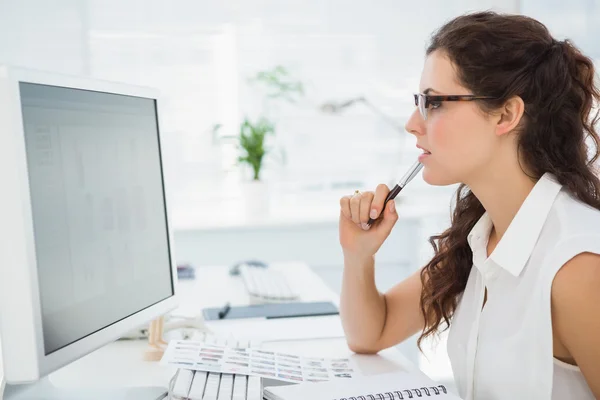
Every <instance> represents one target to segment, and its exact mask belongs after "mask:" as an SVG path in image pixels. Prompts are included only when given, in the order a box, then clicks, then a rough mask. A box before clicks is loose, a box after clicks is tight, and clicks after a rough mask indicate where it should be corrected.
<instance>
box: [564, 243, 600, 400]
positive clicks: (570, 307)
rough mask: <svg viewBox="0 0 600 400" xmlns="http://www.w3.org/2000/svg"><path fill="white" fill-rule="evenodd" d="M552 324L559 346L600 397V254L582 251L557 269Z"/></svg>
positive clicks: (595, 394)
mask: <svg viewBox="0 0 600 400" xmlns="http://www.w3.org/2000/svg"><path fill="white" fill-rule="evenodd" d="M552 325H553V331H554V339H555V342H556V345H558V346H559V347H563V348H564V349H566V351H567V352H568V353H569V355H570V357H567V358H572V359H573V360H575V362H576V363H577V366H579V368H580V369H581V372H582V373H583V376H584V377H585V379H586V381H587V383H588V385H589V387H590V388H591V389H592V392H593V393H594V396H596V397H597V398H599V399H600V255H597V254H593V253H582V254H579V255H577V256H575V257H573V258H572V259H571V260H570V261H568V262H567V263H566V264H565V265H564V266H563V267H562V268H561V269H560V270H559V271H558V273H557V274H556V276H555V278H554V282H553V283H552ZM556 345H555V349H556Z"/></svg>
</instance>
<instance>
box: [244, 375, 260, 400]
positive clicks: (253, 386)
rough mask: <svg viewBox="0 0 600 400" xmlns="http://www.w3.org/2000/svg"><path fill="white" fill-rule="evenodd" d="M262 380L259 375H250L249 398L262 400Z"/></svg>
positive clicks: (248, 399)
mask: <svg viewBox="0 0 600 400" xmlns="http://www.w3.org/2000/svg"><path fill="white" fill-rule="evenodd" d="M262 398H263V397H262V382H261V380H260V378H259V377H258V376H249V377H248V393H247V394H246V399H247V400H262Z"/></svg>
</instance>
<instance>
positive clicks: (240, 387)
mask: <svg viewBox="0 0 600 400" xmlns="http://www.w3.org/2000/svg"><path fill="white" fill-rule="evenodd" d="M247 386H248V377H247V376H246V375H234V377H233V396H232V397H231V400H246V388H247Z"/></svg>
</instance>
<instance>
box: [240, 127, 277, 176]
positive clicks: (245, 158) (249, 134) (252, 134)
mask: <svg viewBox="0 0 600 400" xmlns="http://www.w3.org/2000/svg"><path fill="white" fill-rule="evenodd" d="M274 133H275V126H274V125H273V123H272V122H271V121H269V120H268V119H267V118H265V117H261V118H259V119H258V121H256V122H251V121H250V119H249V118H248V117H246V118H245V119H244V122H242V124H241V126H240V136H239V149H240V150H241V152H242V155H240V156H239V158H238V162H239V163H241V164H247V165H248V166H249V167H250V168H251V170H252V180H254V181H259V180H260V172H261V169H262V166H263V160H264V158H265V155H266V154H267V151H268V149H267V147H266V146H265V139H266V137H267V135H272V134H274Z"/></svg>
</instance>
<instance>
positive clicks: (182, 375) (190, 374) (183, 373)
mask: <svg viewBox="0 0 600 400" xmlns="http://www.w3.org/2000/svg"><path fill="white" fill-rule="evenodd" d="M192 379H194V371H191V370H189V369H183V368H182V369H179V372H178V374H177V377H176V378H175V384H174V385H173V396H174V397H175V396H177V397H181V398H186V397H187V396H188V393H189V392H190V387H191V386H192Z"/></svg>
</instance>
